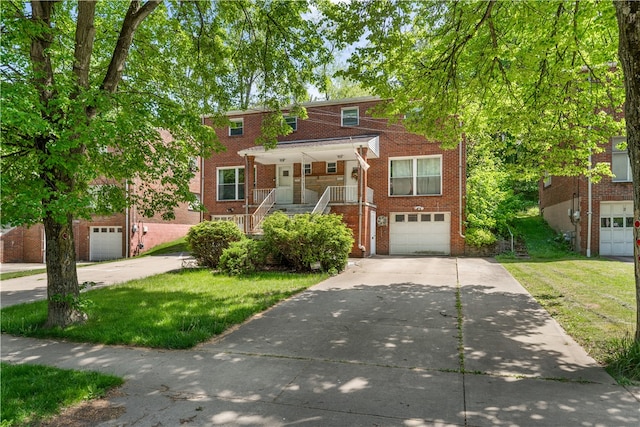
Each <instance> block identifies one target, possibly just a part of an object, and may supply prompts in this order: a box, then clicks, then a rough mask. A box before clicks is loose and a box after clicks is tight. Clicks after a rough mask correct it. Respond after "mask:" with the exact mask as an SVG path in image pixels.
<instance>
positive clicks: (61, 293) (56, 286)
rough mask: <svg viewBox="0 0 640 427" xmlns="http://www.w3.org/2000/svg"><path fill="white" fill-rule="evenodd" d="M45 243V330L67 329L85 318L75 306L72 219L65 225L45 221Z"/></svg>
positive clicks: (76, 289)
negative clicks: (46, 312) (47, 304)
mask: <svg viewBox="0 0 640 427" xmlns="http://www.w3.org/2000/svg"><path fill="white" fill-rule="evenodd" d="M44 230H45V234H46V237H45V238H46V240H47V251H46V254H47V298H48V301H49V306H48V308H49V314H48V317H47V323H46V325H45V327H54V326H59V327H63V328H64V327H66V326H69V325H71V324H73V323H79V322H83V321H85V320H86V319H87V316H86V314H85V313H83V312H82V310H80V308H79V306H78V301H79V296H80V287H79V285H78V275H77V273H76V248H75V243H74V242H75V240H74V238H73V219H72V217H71V216H70V215H69V216H68V217H67V220H66V222H65V223H64V224H60V223H58V222H56V221H55V220H54V219H53V218H51V216H47V217H46V218H45V219H44Z"/></svg>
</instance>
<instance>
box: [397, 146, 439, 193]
mask: <svg viewBox="0 0 640 427" xmlns="http://www.w3.org/2000/svg"><path fill="white" fill-rule="evenodd" d="M389 194H390V195H391V196H436V195H440V194H442V156H421V157H409V158H407V157H404V158H392V159H389Z"/></svg>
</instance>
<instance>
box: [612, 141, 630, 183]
mask: <svg viewBox="0 0 640 427" xmlns="http://www.w3.org/2000/svg"><path fill="white" fill-rule="evenodd" d="M611 142H612V145H613V147H612V152H611V172H612V173H613V175H615V176H614V177H613V180H614V181H615V182H630V181H632V177H631V161H630V160H629V152H628V151H627V148H626V145H627V144H626V142H627V138H625V137H624V136H616V137H613V138H611Z"/></svg>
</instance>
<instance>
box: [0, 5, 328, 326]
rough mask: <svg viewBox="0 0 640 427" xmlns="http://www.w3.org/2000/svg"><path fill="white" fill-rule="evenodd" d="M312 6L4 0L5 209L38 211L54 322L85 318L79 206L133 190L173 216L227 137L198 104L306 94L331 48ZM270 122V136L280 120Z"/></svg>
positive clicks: (131, 198) (33, 218) (111, 207)
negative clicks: (205, 120) (198, 170)
mask: <svg viewBox="0 0 640 427" xmlns="http://www.w3.org/2000/svg"><path fill="white" fill-rule="evenodd" d="M307 10H308V5H307V3H306V2H295V4H290V3H289V2H287V1H260V0H239V1H234V2H226V1H220V2H216V1H209V2H181V1H166V2H161V1H160V0H146V1H139V0H131V1H129V2H122V1H105V2H97V1H78V2H72V1H39V0H33V1H31V2H24V1H18V0H3V1H2V2H0V11H1V13H2V40H1V46H0V55H1V57H2V62H1V63H2V65H1V66H0V73H1V74H0V76H1V82H0V83H1V85H2V86H1V96H2V104H1V108H2V110H1V114H2V129H1V133H0V138H1V139H0V142H1V144H2V145H1V148H0V154H1V156H2V194H1V196H2V223H3V224H12V225H22V224H25V225H30V224H36V223H43V224H44V228H45V234H46V262H47V293H48V320H47V325H48V326H62V327H64V326H67V325H69V324H72V323H74V322H78V321H82V320H84V319H85V314H84V313H83V312H82V310H81V307H79V305H78V297H79V285H78V279H77V274H76V263H75V256H76V255H75V244H74V235H73V228H72V221H73V219H75V218H90V217H91V215H92V214H94V213H108V212H117V211H120V212H121V211H122V209H123V208H124V207H125V206H129V205H132V204H135V205H137V206H138V207H139V208H140V209H141V210H142V212H144V214H145V215H147V216H151V215H154V214H157V213H160V214H162V215H163V216H165V217H167V218H170V217H171V216H172V215H173V209H174V208H175V207H176V206H177V205H178V203H180V202H185V201H193V200H192V198H193V196H192V195H191V193H190V192H189V186H188V183H189V180H190V179H191V178H192V176H193V171H192V168H191V164H190V159H191V158H192V157H193V156H207V155H209V154H211V153H212V152H213V151H214V150H220V149H223V148H224V147H221V146H220V145H219V143H218V142H217V140H216V138H215V132H214V131H213V129H211V128H209V127H206V126H203V125H202V119H201V117H202V114H205V113H206V114H210V115H213V117H214V119H216V120H217V122H218V123H223V122H224V119H223V112H224V111H226V110H228V109H230V108H238V107H242V106H243V105H239V104H238V100H239V99H242V95H241V94H240V89H241V88H244V91H245V92H244V93H247V92H251V91H254V92H255V93H256V94H257V95H258V96H257V98H256V102H260V103H262V104H263V105H267V106H268V107H270V108H272V109H273V110H274V111H279V106H280V104H281V103H286V104H291V103H296V102H297V101H298V100H304V99H306V92H305V91H304V88H305V83H306V81H307V80H309V79H311V78H312V77H313V70H314V69H316V67H317V66H318V61H322V60H324V58H325V57H324V56H323V55H324V52H325V50H324V47H323V45H322V43H317V42H315V39H317V38H318V32H317V31H314V30H313V26H314V25H315V24H312V23H308V22H306V21H305V20H304V19H303V15H304V13H306V11H307ZM247 29H249V30H247ZM245 33H247V34H260V36H259V37H258V36H256V37H253V36H249V35H247V36H246V37H245V36H243V35H242V34H245ZM312 34H313V35H314V37H311V35H312ZM243 37H245V38H246V39H247V40H251V41H252V44H251V49H248V50H247V49H244V47H245V46H244V45H243V44H242V43H241V44H238V40H239V38H240V39H242V40H244V38H243ZM252 37H253V38H252ZM288 54H291V57H289V56H287V55H288ZM256 55H258V56H256ZM242 67H246V68H247V69H250V70H251V71H252V72H253V73H254V74H255V75H256V76H257V77H258V79H256V80H254V81H247V80H245V76H244V75H241V74H239V73H238V70H239V69H241V68H242ZM276 115H277V114H274V117H275V116H276ZM161 129H165V130H167V131H169V132H170V134H171V139H167V138H164V139H163V138H162V135H161V132H160V130H161ZM265 129H266V130H265V135H266V139H265V141H266V142H271V143H272V142H273V140H274V136H275V135H277V134H278V133H279V132H281V131H284V129H286V127H284V126H282V121H281V120H280V121H278V120H271V121H269V122H266V123H265ZM97 183H100V184H103V185H101V186H95V185H94V184H97ZM158 184H161V186H158ZM133 185H135V188H132V186H133ZM96 198H97V199H98V202H99V203H96Z"/></svg>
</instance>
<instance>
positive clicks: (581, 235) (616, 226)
mask: <svg viewBox="0 0 640 427" xmlns="http://www.w3.org/2000/svg"><path fill="white" fill-rule="evenodd" d="M624 140H625V138H623V137H614V138H611V140H610V141H608V143H607V144H606V145H605V146H604V147H603V148H604V149H605V150H604V151H603V152H602V153H598V154H594V155H593V157H592V161H593V164H596V163H599V162H607V163H610V164H611V170H612V172H613V174H614V177H604V178H603V179H602V180H601V181H600V182H598V183H597V184H594V183H591V184H590V183H589V180H588V179H587V178H586V177H585V176H577V177H558V176H552V177H549V178H547V179H546V180H543V181H542V182H541V183H540V209H541V211H542V214H543V216H544V218H545V219H546V220H547V222H548V223H549V224H550V225H551V227H553V228H554V229H555V230H556V231H558V232H562V233H565V234H566V235H567V237H568V238H571V240H572V242H573V244H574V248H575V250H576V251H578V252H580V253H582V254H587V255H598V254H599V255H606V256H609V255H613V256H633V183H632V175H631V164H630V162H629V155H628V153H627V151H626V150H621V149H618V148H617V147H618V144H620V143H621V142H624ZM589 187H591V191H589ZM590 194H591V195H590ZM589 223H591V230H590V232H589ZM589 234H590V236H591V238H590V240H589Z"/></svg>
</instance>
